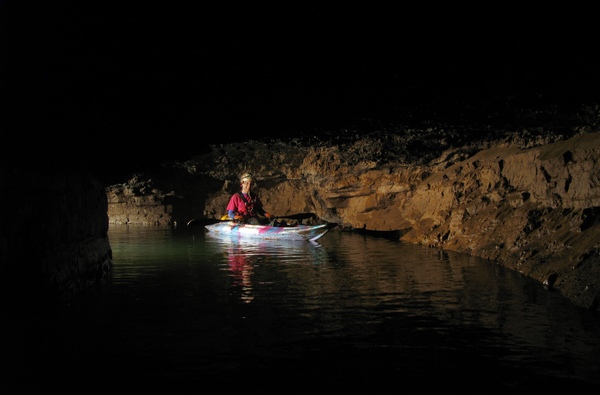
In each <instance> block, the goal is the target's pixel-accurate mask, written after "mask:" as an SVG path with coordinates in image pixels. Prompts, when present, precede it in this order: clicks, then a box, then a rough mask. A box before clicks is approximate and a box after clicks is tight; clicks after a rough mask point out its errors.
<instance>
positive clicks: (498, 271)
mask: <svg viewBox="0 0 600 395" xmlns="http://www.w3.org/2000/svg"><path fill="white" fill-rule="evenodd" d="M109 236H110V243H111V246H112V248H113V258H114V264H115V265H114V268H113V270H112V272H111V274H110V276H109V278H108V279H107V280H106V282H105V283H104V284H103V285H102V287H101V288H100V289H98V290H97V291H95V292H91V293H90V294H87V295H85V296H84V297H81V298H80V299H78V300H76V301H73V302H72V303H71V304H69V305H68V306H60V307H57V308H56V309H44V310H42V311H40V312H36V313H32V314H31V316H29V317H28V318H27V319H21V320H13V321H11V322H9V326H10V327H12V328H13V329H15V335H14V336H12V337H11V338H10V339H7V337H6V336H5V340H7V341H6V342H5V346H4V348H5V350H8V351H9V352H8V353H3V354H4V355H5V358H6V355H8V356H9V358H10V360H9V361H8V362H9V365H10V366H11V368H10V369H8V370H6V369H5V370H4V376H5V377H4V379H3V381H5V380H6V379H9V380H10V381H12V382H14V383H16V388H18V389H19V390H22V391H23V392H26V391H29V390H33V389H43V390H46V389H56V390H58V389H63V390H64V389H65V388H67V389H68V388H70V389H73V386H74V385H75V384H74V383H78V384H77V388H82V389H103V390H115V389H128V388H131V389H136V390H140V389H154V390H157V389H161V390H163V389H164V390H171V391H173V390H180V389H194V390H198V391H208V390H211V391H212V390H215V389H216V390H217V391H227V392H230V391H236V392H237V391H239V392H242V393H247V394H253V393H265V394H270V393H277V394H280V393H301V392H302V393H304V392H307V391H322V390H335V391H336V393H338V392H340V393H341V392H347V393H363V392H367V391H369V392H372V391H376V390H386V391H389V389H394V391H398V390H400V391H401V390H412V389H480V390H484V391H485V390H488V389H489V390H493V391H496V392H509V391H513V390H514V389H516V388H523V389H535V390H550V389H553V390H554V389H556V388H557V386H559V385H566V386H569V388H571V389H598V388H600V321H599V320H598V317H597V316H596V315H593V314H589V313H584V312H581V311H578V310H577V309H576V308H575V307H574V306H572V305H571V304H570V303H569V302H568V301H567V300H566V299H564V298H562V297H561V296H560V294H558V293H556V292H549V291H548V290H546V289H545V288H544V287H543V286H542V285H541V284H539V283H536V282H533V281H532V280H530V279H527V278H525V277H523V276H521V275H519V274H518V273H515V272H511V271H509V270H505V269H503V268H501V267H498V266H496V265H494V264H493V263H490V262H487V261H484V260H480V259H476V258H473V257H469V256H466V255H460V254H454V253H451V252H442V251H438V250H435V249H431V248H427V247H424V246H417V245H409V244H404V243H400V242H397V241H391V240H385V239H377V238H372V237H365V236H360V235H357V234H353V233H346V232H337V231H331V232H329V233H328V234H327V235H326V236H324V237H323V238H322V239H320V240H319V241H318V242H316V243H309V242H306V243H305V242H281V241H279V242H274V241H271V242H266V241H265V242H240V241H235V240H227V239H226V240H222V239H217V238H211V237H208V236H207V235H205V234H204V232H203V231H202V229H201V228H192V229H190V228H185V229H175V230H173V229H170V228H166V227H163V228H156V227H144V226H112V227H111V229H110V231H109Z"/></svg>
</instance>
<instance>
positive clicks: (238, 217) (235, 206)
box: [227, 173, 275, 225]
mask: <svg viewBox="0 0 600 395" xmlns="http://www.w3.org/2000/svg"><path fill="white" fill-rule="evenodd" d="M253 185H254V177H253V176H252V174H250V173H245V174H244V175H242V177H240V186H241V188H242V190H241V192H236V193H235V194H233V195H232V196H231V199H229V204H228V205H227V215H228V216H229V219H231V220H234V221H239V222H244V223H248V224H252V225H266V224H268V223H269V222H271V220H274V219H275V216H273V215H271V214H269V213H267V212H266V211H265V209H264V208H263V205H262V202H261V201H260V198H259V197H258V195H256V194H251V193H250V189H252V186H253Z"/></svg>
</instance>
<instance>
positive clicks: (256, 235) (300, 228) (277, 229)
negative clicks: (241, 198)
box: [204, 221, 329, 241]
mask: <svg viewBox="0 0 600 395" xmlns="http://www.w3.org/2000/svg"><path fill="white" fill-rule="evenodd" d="M204 228H205V229H206V230H207V231H208V233H209V234H211V233H212V234H215V235H219V236H231V237H237V238H250V239H263V240H264V239H274V240H306V241H315V240H317V239H320V238H321V237H323V236H325V233H327V231H328V230H329V228H328V224H320V225H295V226H269V225H250V224H240V223H238V222H234V221H223V222H217V223H215V224H211V225H204Z"/></svg>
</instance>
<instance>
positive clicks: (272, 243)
mask: <svg viewBox="0 0 600 395" xmlns="http://www.w3.org/2000/svg"><path fill="white" fill-rule="evenodd" d="M205 241H206V243H208V244H210V245H212V249H214V250H217V251H222V252H223V254H224V256H225V257H226V264H227V270H228V272H229V278H230V286H231V287H233V288H235V289H238V290H239V298H240V300H241V301H243V302H244V303H251V302H252V301H253V300H254V289H255V287H256V285H257V280H255V278H254V277H255V275H256V272H257V271H258V270H260V268H261V267H264V266H268V265H275V264H277V265H281V264H282V263H296V264H309V265H319V264H324V263H326V262H327V253H326V251H325V249H324V248H323V246H322V245H321V244H319V243H318V242H317V241H299V240H298V241H294V240H260V239H252V240H251V239H241V238H236V237H228V236H208V235H207V237H206V240H205ZM269 282H270V281H269V280H268V279H264V278H263V279H261V280H260V281H259V282H258V283H259V284H260V285H268V283H269Z"/></svg>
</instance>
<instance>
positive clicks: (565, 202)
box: [107, 128, 600, 310]
mask: <svg viewBox="0 0 600 395" xmlns="http://www.w3.org/2000/svg"><path fill="white" fill-rule="evenodd" d="M483 132H485V134H486V135H487V136H489V135H490V133H489V131H482V133H483ZM474 136H475V135H474V134H473V133H472V132H470V133H469V134H465V133H459V132H456V131H455V130H440V129H433V128H432V129H429V130H403V131H402V133H399V132H396V133H393V132H392V133H391V132H374V133H368V134H356V133H353V132H347V133H345V134H343V133H342V134H340V133H338V134H337V135H336V136H335V137H332V138H330V139H325V140H323V139H318V138H311V137H306V138H296V139H290V140H287V141H281V140H272V141H246V142H243V143H239V144H237V143H236V144H224V145H215V146H212V147H211V150H210V152H207V153H205V154H202V155H199V156H197V157H194V158H192V159H190V160H188V161H186V162H183V163H165V164H163V165H162V166H161V167H160V168H159V169H155V170H152V171H148V172H147V173H144V174H136V175H134V176H133V177H132V178H131V179H130V180H128V181H127V182H125V183H123V184H118V185H113V186H110V187H109V188H107V195H108V202H109V209H108V215H109V221H110V222H111V223H147V224H160V225H174V224H185V223H186V222H187V221H188V220H190V219H192V218H219V217H220V216H221V215H222V214H223V213H224V210H225V206H226V204H227V201H228V199H229V197H230V195H231V194H232V193H233V192H235V191H236V190H237V189H238V187H239V184H238V181H237V177H238V176H239V174H242V173H243V172H246V171H250V172H252V173H254V174H255V176H256V177H257V179H258V185H257V187H256V188H257V192H258V193H259V194H260V196H261V199H262V200H263V203H264V205H265V206H266V208H267V210H268V211H269V212H272V213H276V214H277V215H279V216H284V215H287V214H292V213H304V212H311V213H315V214H316V215H317V216H318V218H320V219H321V220H324V221H327V222H331V223H336V224H338V225H339V228H340V229H354V230H361V231H365V232H388V233H386V234H390V233H392V234H395V235H396V236H397V237H398V238H399V239H400V240H402V241H406V242H410V243H421V244H425V245H429V246H431V247H434V248H441V249H447V250H454V251H458V252H464V253H468V254H472V255H474V256H478V257H482V258H486V259H490V260H493V261H495V262H497V263H498V264H499V265H502V266H506V267H508V268H511V269H514V270H517V271H519V272H521V273H523V274H524V275H527V276H530V277H532V278H534V279H536V280H538V281H539V282H540V283H541V284H544V285H545V286H547V287H548V288H549V289H551V290H559V291H560V292H561V293H562V294H564V295H565V296H566V297H568V298H569V299H571V300H572V301H573V302H574V303H575V304H576V305H579V306H582V307H585V308H588V309H592V310H598V305H599V300H600V298H599V294H600V226H599V221H598V219H599V218H600V165H599V164H598V158H599V156H600V133H593V132H590V131H586V132H583V131H573V132H570V133H562V134H558V133H550V132H547V131H544V132H543V133H530V132H527V131H520V132H519V133H504V134H499V135H496V136H494V137H493V138H487V139H485V140H481V139H475V138H474Z"/></svg>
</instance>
